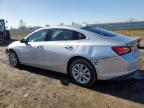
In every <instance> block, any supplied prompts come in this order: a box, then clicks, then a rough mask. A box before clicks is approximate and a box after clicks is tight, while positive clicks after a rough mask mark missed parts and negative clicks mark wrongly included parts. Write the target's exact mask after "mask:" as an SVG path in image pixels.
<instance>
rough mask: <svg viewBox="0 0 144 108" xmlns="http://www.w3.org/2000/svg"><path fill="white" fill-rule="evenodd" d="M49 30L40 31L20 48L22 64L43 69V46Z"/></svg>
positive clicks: (33, 34) (29, 37) (32, 35)
mask: <svg viewBox="0 0 144 108" xmlns="http://www.w3.org/2000/svg"><path fill="white" fill-rule="evenodd" d="M47 33H48V29H43V30H39V31H37V32H34V33H32V34H31V35H30V36H28V37H27V38H26V41H27V43H23V45H21V47H20V56H21V62H22V63H23V64H27V65H31V66H36V67H41V66H43V65H44V62H43V45H44V41H45V37H46V35H47Z"/></svg>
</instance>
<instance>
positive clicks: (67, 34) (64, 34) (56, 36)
mask: <svg viewBox="0 0 144 108" xmlns="http://www.w3.org/2000/svg"><path fill="white" fill-rule="evenodd" d="M71 38H72V31H70V30H66V29H53V30H52V32H51V37H50V41H62V40H71Z"/></svg>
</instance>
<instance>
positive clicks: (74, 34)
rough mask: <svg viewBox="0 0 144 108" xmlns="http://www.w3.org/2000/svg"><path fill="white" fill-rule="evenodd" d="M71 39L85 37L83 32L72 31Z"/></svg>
mask: <svg viewBox="0 0 144 108" xmlns="http://www.w3.org/2000/svg"><path fill="white" fill-rule="evenodd" d="M72 39H73V40H80V39H86V36H85V35H84V34H82V33H79V32H76V31H74V32H73V37H72Z"/></svg>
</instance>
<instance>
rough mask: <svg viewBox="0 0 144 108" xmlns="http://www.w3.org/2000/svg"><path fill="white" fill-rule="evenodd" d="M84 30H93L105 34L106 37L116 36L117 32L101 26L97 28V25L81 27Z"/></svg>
mask: <svg viewBox="0 0 144 108" xmlns="http://www.w3.org/2000/svg"><path fill="white" fill-rule="evenodd" d="M82 29H84V30H87V31H90V32H94V33H97V34H100V35H103V36H107V37H114V36H117V35H118V34H117V33H114V32H111V31H108V30H105V29H102V28H97V27H84V28H82Z"/></svg>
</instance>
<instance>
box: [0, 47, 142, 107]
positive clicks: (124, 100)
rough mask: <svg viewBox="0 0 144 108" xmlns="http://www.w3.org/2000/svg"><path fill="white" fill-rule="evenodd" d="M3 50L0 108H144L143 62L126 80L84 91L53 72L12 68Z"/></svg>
mask: <svg viewBox="0 0 144 108" xmlns="http://www.w3.org/2000/svg"><path fill="white" fill-rule="evenodd" d="M5 48H6V45H3V46H2V45H1V46H0V108H101V107H102V108H144V66H143V63H144V61H143V63H142V68H141V70H140V72H139V73H137V74H136V75H135V76H133V77H132V78H131V79H129V80H125V81H97V82H96V84H95V85H94V86H93V87H91V88H84V87H80V86H78V85H76V84H75V83H74V82H72V81H71V80H70V78H69V77H68V76H66V75H63V74H59V73H56V72H51V71H46V70H42V69H37V68H32V67H28V66H22V67H21V68H20V69H16V68H12V67H11V66H10V65H9V63H8V59H7V56H6V55H5V53H4V52H5ZM141 52H142V55H143V57H144V51H143V50H142V51H141ZM142 59H143V58H142Z"/></svg>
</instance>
